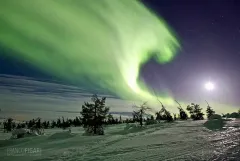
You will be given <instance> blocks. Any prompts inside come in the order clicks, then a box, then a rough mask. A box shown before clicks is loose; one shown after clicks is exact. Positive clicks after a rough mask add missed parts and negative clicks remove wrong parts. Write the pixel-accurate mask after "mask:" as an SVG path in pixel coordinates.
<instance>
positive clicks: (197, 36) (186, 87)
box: [0, 0, 240, 106]
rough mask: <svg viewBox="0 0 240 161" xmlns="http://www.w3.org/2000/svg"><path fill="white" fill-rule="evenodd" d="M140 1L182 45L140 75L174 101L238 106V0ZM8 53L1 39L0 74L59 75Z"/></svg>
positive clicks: (35, 76)
mask: <svg viewBox="0 0 240 161" xmlns="http://www.w3.org/2000/svg"><path fill="white" fill-rule="evenodd" d="M143 3H144V4H145V5H146V6H147V7H148V8H150V9H151V10H152V12H154V13H156V14H157V15H160V16H162V17H163V18H164V19H165V20H166V22H167V23H168V24H169V26H170V27H171V28H172V29H173V31H174V32H175V33H176V35H177V37H178V39H179V40H180V43H181V50H180V51H178V54H177V56H176V58H175V59H174V60H173V61H172V62H170V63H168V64H165V65H159V64H158V63H157V62H155V61H154V60H151V61H149V62H148V63H146V64H145V65H144V66H143V67H142V69H141V79H143V80H145V81H146V83H147V84H148V85H149V86H151V87H153V88H155V89H157V90H159V91H168V92H170V93H171V95H172V96H174V97H175V98H176V99H178V100H184V101H189V102H191V101H192V102H194V101H199V100H200V99H201V100H205V99H206V100H210V102H211V101H215V102H219V103H223V104H228V105H233V106H238V105H240V99H239V96H240V63H239V61H240V1H238V0H143ZM8 52H10V51H9V50H7V49H5V48H4V47H3V46H2V45H1V44H0V74H7V75H18V76H27V77H33V78H34V79H43V80H48V81H50V80H55V81H56V80H57V79H58V78H53V77H52V76H50V75H47V74H45V73H43V72H40V71H39V70H37V69H35V68H33V67H31V66H28V65H26V63H24V62H23V61H21V60H15V59H11V58H6V57H4V56H3V53H5V54H6V53H8ZM1 55H2V56H1ZM0 79H1V77H0ZM57 81H59V82H61V81H62V80H57ZM207 81H211V82H213V83H214V84H215V85H216V89H215V90H214V91H212V92H209V91H206V90H205V89H204V87H203V86H204V83H205V82H207ZM64 83H65V84H66V83H67V82H64ZM183 91H184V92H183Z"/></svg>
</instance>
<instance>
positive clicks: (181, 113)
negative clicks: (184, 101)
mask: <svg viewBox="0 0 240 161" xmlns="http://www.w3.org/2000/svg"><path fill="white" fill-rule="evenodd" d="M178 110H179V118H180V119H181V120H187V119H188V115H187V113H186V112H185V111H184V109H182V108H181V107H178Z"/></svg>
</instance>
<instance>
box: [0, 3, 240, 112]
mask: <svg viewBox="0 0 240 161" xmlns="http://www.w3.org/2000/svg"><path fill="white" fill-rule="evenodd" d="M210 1H211V3H210ZM230 3H231V2H230V1H227V0H222V1H221V2H219V3H216V1H214V0H209V4H208V3H207V2H205V1H200V0H196V2H195V1H194V2H193V1H181V0H179V1H178V0H161V1H158V0H119V1H118V0H115V1H114V0H69V1H65V0H58V1H55V0H35V1H29V0H21V1H15V0H2V1H1V2H0V24H1V25H0V96H1V97H0V103H2V104H0V106H1V107H2V108H6V109H7V108H12V107H13V106H14V107H15V104H14V103H13V104H11V102H14V100H15V99H16V98H19V99H18V100H24V101H22V102H21V107H22V108H25V107H26V106H27V107H29V108H30V107H32V106H33V105H34V102H35V99H39V100H41V101H42V100H48V97H51V99H50V100H51V101H46V102H45V103H44V104H43V105H41V103H40V102H39V101H37V102H38V103H39V104H38V107H39V108H40V107H42V106H44V108H45V107H48V109H50V108H51V107H50V106H47V104H48V103H49V102H51V103H49V104H51V105H54V102H55V105H54V106H57V108H59V106H60V104H61V109H63V108H64V107H65V106H69V107H71V105H72V106H74V110H77V108H78V107H79V106H81V104H82V102H83V101H86V100H88V97H86V99H82V98H81V99H80V98H79V99H78V97H79V95H81V94H79V95H78V94H76V95H75V92H76V91H75V90H74V92H73V93H71V92H72V88H75V87H76V88H77V89H78V88H79V89H80V90H79V91H80V92H79V93H82V92H83V93H85V92H86V93H88V94H89V93H90V94H91V93H94V92H95V91H97V93H98V94H100V95H101V94H103V95H104V94H107V95H108V94H109V95H111V96H112V97H114V98H118V99H119V100H118V101H119V102H121V103H119V102H118V101H116V100H113V101H112V100H111V101H110V102H111V103H110V104H111V105H112V106H114V107H115V105H116V106H117V109H120V108H122V111H126V110H127V111H131V110H132V108H131V105H132V103H133V102H135V101H136V102H138V101H140V102H142V101H148V103H149V105H150V106H151V107H152V108H155V110H158V109H159V107H160V105H159V103H158V102H157V100H156V97H155V95H154V92H153V91H152V89H155V91H156V93H157V94H158V95H159V98H160V100H161V101H162V102H163V103H164V105H166V106H167V108H169V110H170V111H171V112H175V111H177V108H176V106H177V104H176V103H175V101H174V99H177V100H178V101H179V102H180V103H181V104H182V106H184V107H186V105H188V104H189V103H191V102H194V103H199V104H201V107H203V109H204V108H205V107H206V103H205V100H208V102H209V103H210V105H211V106H213V107H214V108H215V109H216V111H221V112H228V111H236V109H237V108H238V106H239V103H240V102H239V98H238V96H239V94H240V92H239V90H237V89H239V87H240V86H239V82H240V76H239V70H238V69H239V61H238V60H239V58H240V57H239V54H238V52H239V51H240V48H239V44H238V42H239V41H240V36H239V33H240V32H239V31H238V28H240V27H239V26H240V24H238V22H240V21H238V19H237V18H236V17H234V15H235V14H236V13H237V12H238V10H237V8H234V7H235V6H236V5H233V4H230ZM211 4H216V5H215V6H211ZM228 7H229V8H231V10H228ZM205 10H206V11H205ZM213 10H217V11H218V12H219V13H212V11H213ZM226 24H227V25H226ZM222 40H224V41H222ZM16 71H17V72H16ZM25 72H26V73H27V74H26V73H25ZM39 73H40V74H39ZM41 73H44V74H46V75H47V76H48V77H47V79H46V80H47V81H46V80H45V75H44V76H42V75H41ZM2 74H3V76H2ZM5 74H6V75H7V76H6V75H5ZM35 76H36V77H35ZM5 77H7V79H6V78H5ZM38 78H40V79H38ZM20 80H22V81H23V82H24V83H25V84H24V83H23V84H21V85H19V86H20V87H19V86H18V82H19V81H20ZM41 80H45V81H43V82H41ZM55 80H57V82H58V81H59V82H63V84H64V85H67V86H68V85H69V86H70V87H67V88H70V89H69V90H68V92H65V93H64V92H63V95H64V97H63V96H62V94H61V92H62V90H61V89H60V90H59V89H58V88H63V87H62V85H61V83H60V84H59V85H54V88H50V86H51V85H49V84H48V83H50V84H51V82H54V83H56V82H55ZM208 81H211V82H213V83H214V85H215V86H216V88H215V90H213V91H211V92H210V91H206V89H205V88H204V84H205V83H206V82H208ZM2 82H4V83H2ZM6 82H10V83H9V84H8V83H6ZM36 82H37V83H36ZM1 83H2V84H1ZM11 83H12V84H11ZM45 83H46V84H45ZM6 84H7V85H6ZM29 84H30V85H29ZM32 84H34V87H33V86H32ZM39 86H40V87H39ZM72 86H74V87H72ZM39 88H40V91H44V92H45V94H46V93H47V94H46V97H44V96H45V95H44V94H43V93H44V92H42V93H41V92H40V96H38V94H39V91H38V90H39ZM55 88H57V89H55ZM82 89H84V90H82ZM35 90H36V91H37V92H36V91H35ZM48 90H49V91H48ZM21 92H22V93H21ZM76 93H77V92H76ZM15 94H16V95H17V96H16V98H15V97H13V96H15ZM72 94H73V95H74V96H72ZM20 95H21V96H20ZM67 95H68V96H67ZM70 96H72V97H74V103H73V104H71V103H72V102H71V101H69V100H68V99H70V100H71V99H72V98H69V97H70ZM30 97H31V98H30ZM38 97H39V98H38ZM52 97H54V98H52ZM55 98H56V100H55ZM64 99H66V100H67V101H66V102H65V103H62V101H63V102H64ZM109 99H111V97H110V98H109ZM27 100H29V102H28V101H27ZM59 100H60V103H59V102H58V101H59ZM77 100H80V101H79V102H77ZM68 101H69V102H68ZM81 101H82V102H81ZM114 101H116V102H115V104H114ZM128 101H129V102H128ZM57 102H58V103H57ZM125 102H128V103H127V104H125ZM24 103H26V104H27V105H25V104H24ZM23 104H24V105H23ZM29 104H31V105H29ZM66 104H67V105H66ZM19 106H20V105H19Z"/></svg>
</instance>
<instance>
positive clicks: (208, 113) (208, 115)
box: [206, 106, 215, 119]
mask: <svg viewBox="0 0 240 161" xmlns="http://www.w3.org/2000/svg"><path fill="white" fill-rule="evenodd" d="M206 113H207V118H208V119H209V118H210V117H211V116H212V115H214V114H215V111H214V110H213V109H212V108H211V107H210V106H208V107H207V110H206Z"/></svg>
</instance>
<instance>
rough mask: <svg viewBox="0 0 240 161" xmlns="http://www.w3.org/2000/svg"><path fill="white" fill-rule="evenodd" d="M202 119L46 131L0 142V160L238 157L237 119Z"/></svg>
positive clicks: (155, 160)
mask: <svg viewBox="0 0 240 161" xmlns="http://www.w3.org/2000/svg"><path fill="white" fill-rule="evenodd" d="M204 122H205V121H179V122H175V123H160V124H156V125H149V126H147V127H143V128H139V127H136V126H134V125H132V126H126V125H125V124H121V125H116V126H108V127H107V128H106V135H104V136H83V135H82V133H83V129H82V128H73V129H72V133H69V132H67V131H62V130H61V129H50V130H46V135H45V136H38V137H28V138H23V139H17V140H0V158H1V161H15V160H16V161H19V159H20V158H21V160H24V161H94V160H97V161H98V160H106V161H122V160H124V161H136V160H140V161H141V160H148V161H151V160H152V161H162V160H176V161H179V160H180V161H181V160H183V161H190V160H193V161H198V160H217V161H219V160H236V161H237V160H239V158H240V128H239V127H237V126H236V125H239V123H240V122H239V120H235V121H231V122H228V123H227V126H226V130H221V131H219V130H214V131H211V130H208V129H207V128H205V127H204V126H203V123H204ZM231 125H234V127H232V126H231ZM4 135H6V134H4ZM5 138H6V136H5ZM13 148H38V149H41V153H39V155H33V156H30V154H26V153H24V154H23V156H14V155H10V156H9V154H8V150H9V149H13Z"/></svg>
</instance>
